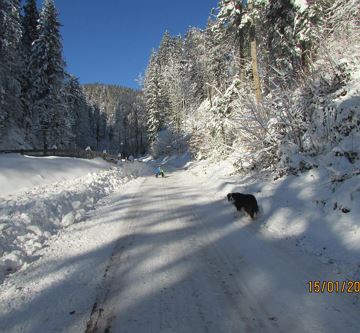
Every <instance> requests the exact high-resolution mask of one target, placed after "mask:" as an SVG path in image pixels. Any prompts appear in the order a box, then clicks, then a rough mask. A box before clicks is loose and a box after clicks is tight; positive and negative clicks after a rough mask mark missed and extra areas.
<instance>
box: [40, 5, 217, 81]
mask: <svg viewBox="0 0 360 333" xmlns="http://www.w3.org/2000/svg"><path fill="white" fill-rule="evenodd" d="M217 2H218V1H217V0H153V1H150V0H137V1H134V0H102V1H95V0H55V5H56V7H57V9H58V11H59V13H60V21H61V24H62V25H63V27H62V29H61V33H62V37H63V47H64V57H65V60H66V62H67V68H68V71H69V72H70V73H72V74H74V75H75V76H77V77H79V78H80V82H81V83H93V82H101V83H110V84H118V85H122V86H127V87H132V88H138V85H137V83H136V82H135V79H136V78H137V76H138V74H139V73H143V72H144V70H145V68H146V66H147V62H148V59H149V57H150V54H151V50H152V49H153V48H157V47H158V46H159V43H160V40H161V38H162V35H163V33H164V31H165V30H168V31H169V32H170V34H171V35H178V34H182V35H183V34H184V33H185V32H186V30H187V28H188V27H189V26H196V27H201V28H203V27H204V26H205V25H206V22H207V19H208V17H209V15H210V11H211V8H213V7H216V5H217ZM41 4H42V1H41V0H38V6H39V8H41Z"/></svg>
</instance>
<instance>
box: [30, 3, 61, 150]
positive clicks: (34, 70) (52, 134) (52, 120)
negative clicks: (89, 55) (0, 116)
mask: <svg viewBox="0 0 360 333" xmlns="http://www.w3.org/2000/svg"><path fill="white" fill-rule="evenodd" d="M58 16H59V15H58V12H57V10H56V8H55V5H54V2H53V0H45V2H44V7H43V9H42V11H41V13H40V18H39V26H38V30H39V31H38V33H39V38H38V39H37V40H36V41H35V42H34V43H33V47H32V50H31V57H30V64H29V67H30V71H31V76H32V78H33V84H32V87H31V91H30V98H31V100H32V101H33V105H32V114H33V125H34V130H35V135H36V136H37V137H41V139H42V142H43V147H44V149H46V148H47V146H48V145H49V144H51V145H53V144H56V145H57V146H61V144H63V142H62V135H63V134H64V130H65V129H67V128H68V125H67V124H66V122H65V114H66V106H65V103H64V94H63V84H64V78H65V70H64V68H65V62H64V60H63V56H62V43H61V35H60V30H59V28H60V22H59V18H58Z"/></svg>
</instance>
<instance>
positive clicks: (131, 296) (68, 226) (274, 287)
mask: <svg viewBox="0 0 360 333" xmlns="http://www.w3.org/2000/svg"><path fill="white" fill-rule="evenodd" d="M99 163H100V162H99ZM101 163H102V162H101ZM346 163H347V162H346V161H345V160H344V159H343V157H341V156H339V157H338V158H336V159H333V160H332V162H331V163H330V164H329V161H326V162H324V163H320V162H319V163H318V168H314V169H312V170H309V171H308V172H306V173H303V174H300V175H298V176H287V177H283V178H280V179H276V180H274V179H273V177H272V176H271V175H269V174H265V173H264V174H253V175H247V176H239V175H236V174H232V172H233V167H232V165H231V163H229V162H228V161H224V162H221V163H215V164H209V162H207V161H201V162H189V161H188V157H187V156H185V155H184V156H181V157H179V158H166V159H163V160H159V161H156V164H163V165H164V169H165V173H166V178H158V179H156V178H155V177H153V176H152V177H138V178H137V179H135V180H133V181H131V182H127V183H126V185H125V186H122V185H123V184H124V182H125V180H124V177H125V176H127V177H128V180H129V179H130V177H129V175H131V174H134V173H137V174H138V175H146V174H148V172H149V169H150V166H148V165H147V163H127V164H126V166H123V167H120V168H115V169H114V168H110V169H108V166H106V165H104V167H105V170H98V171H97V172H95V173H92V174H90V175H88V176H86V175H84V176H83V177H81V178H79V179H69V180H67V181H66V182H64V183H63V185H64V186H62V185H60V184H59V183H55V184H53V185H51V186H49V185H45V186H44V187H38V188H36V190H33V191H31V190H30V189H28V190H26V191H27V192H22V193H21V194H16V196H14V197H11V198H10V197H6V198H4V199H3V201H2V206H1V215H2V218H8V220H5V221H6V222H3V220H1V222H0V223H1V224H0V225H1V226H3V225H4V226H6V228H7V229H6V228H5V231H6V230H10V231H11V232H8V234H6V233H3V232H2V234H1V235H2V236H1V237H3V235H14V236H15V233H16V232H17V231H15V230H18V234H16V237H14V238H13V239H12V238H11V237H9V238H6V237H5V238H1V241H2V242H3V241H4V239H5V241H6V244H7V245H6V249H7V251H8V253H10V254H17V252H16V251H17V250H16V249H15V248H14V249H12V248H11V246H15V247H16V246H18V245H17V244H18V242H19V243H20V244H27V243H26V242H25V241H23V240H22V238H21V236H24V235H25V236H26V235H31V237H38V239H36V242H37V243H38V247H37V248H36V247H35V246H34V245H33V244H34V241H33V243H31V242H30V245H29V248H30V249H31V251H32V252H31V254H30V255H29V257H30V258H31V260H29V261H28V260H27V257H26V256H24V255H20V254H22V253H25V252H24V251H25V250H18V251H19V252H20V254H19V256H18V259H17V260H18V261H17V262H18V265H20V264H19V258H20V259H21V260H23V261H24V262H26V263H27V264H26V265H24V264H23V265H22V266H21V265H20V266H18V267H17V269H19V268H20V267H21V269H19V270H18V271H16V272H15V273H13V274H10V275H7V276H6V279H5V281H4V282H3V284H2V285H1V286H0V327H1V328H2V331H4V332H9V333H10V332H28V333H30V332H33V333H35V332H36V333H37V332H88V333H89V332H132V333H133V332H135V333H137V332H156V333H157V332H199V333H200V332H235V331H243V332H359V330H360V324H359V323H358V313H359V310H360V301H359V296H360V293H359V292H356V290H354V288H353V289H352V290H350V291H353V292H351V293H347V292H346V291H347V290H345V291H344V292H341V290H340V291H339V292H333V293H330V292H327V291H326V290H325V291H324V292H320V293H310V292H309V290H308V288H309V284H308V283H309V282H310V281H321V282H322V281H333V282H336V281H339V283H340V284H341V283H342V282H343V281H345V282H346V281H347V282H346V283H348V282H349V281H360V245H359V244H360V229H359V227H360V208H359V207H360V205H359V201H360V180H359V176H356V175H355V174H353V172H354V171H353V170H354V168H353V167H354V165H352V167H350V166H348V165H347V164H346ZM128 168H130V169H128ZM100 169H101V168H100ZM341 170H343V172H340V171H341ZM85 173H86V172H85V171H84V174H85ZM334 175H335V176H334ZM87 177H89V178H90V180H89V182H88V183H87V181H86V179H87ZM84 184H85V185H84ZM56 186H58V187H59V188H58V190H56ZM83 187H84V188H83ZM40 189H43V192H42V191H41V190H40ZM51 189H54V192H55V193H54V194H52V192H51ZM228 192H244V193H253V194H255V195H256V197H257V199H258V202H259V204H260V206H261V214H260V215H259V217H258V218H257V220H255V221H251V220H250V219H249V217H247V216H244V215H242V214H237V213H236V212H235V209H234V207H233V206H232V205H231V204H230V203H229V202H227V201H226V194H227V193H228ZM81 193H83V194H81ZM42 194H44V197H42ZM108 194H109V195H108ZM32 195H34V196H36V198H31V196H32ZM67 195H68V197H67ZM15 198H16V199H15ZM18 198H21V200H24V202H28V205H26V204H21V200H19V199H18ZM89 198H90V200H89ZM91 198H93V200H92V199H91ZM99 198H101V199H100V200H99V201H97V200H98V199H99ZM53 201H54V203H55V204H54V206H52V204H51V202H53ZM95 201H97V203H95ZM12 204H13V205H12ZM39 205H40V206H39ZM59 206H60V207H62V208H60V212H61V213H60V214H59V215H56V214H55V213H54V211H58V210H59V208H58V207H59ZM36 207H41V209H40V208H38V209H36ZM54 207H55V209H54ZM56 207H57V208H56ZM63 207H65V208H66V209H65V208H63ZM15 208H16V209H15ZM93 208H94V209H93ZM90 209H91V211H90ZM82 210H84V211H83V212H82V213H81V214H80V215H81V217H80V215H79V217H78V218H77V217H76V216H77V214H78V213H79V212H81V211H82ZM16 211H18V214H16V213H15V212H16ZM38 211H40V212H42V214H45V215H39V216H42V217H41V218H39V220H38V221H40V222H37V223H35V222H34V219H33V216H35V215H32V214H35V213H36V212H38ZM14 213H15V215H14ZM54 214H55V215H54ZM69 214H70V215H71V216H72V217H67V216H70V215H69ZM22 215H24V219H21V216H22ZM13 216H16V219H15V220H11V219H13ZM25 216H27V217H25ZM56 216H57V217H56ZM52 219H53V220H52ZM29 220H31V222H26V221H29ZM11 221H14V222H15V223H11ZM48 221H57V222H52V223H50V225H51V226H52V227H51V228H49V229H50V230H56V232H53V231H50V232H49V233H50V234H51V235H52V236H51V237H46V235H45V236H44V233H45V232H44V230H46V228H48V226H49V223H48ZM68 222H69V223H68ZM11 224H13V225H14V227H12V226H11ZM27 225H29V226H30V227H31V228H30V233H29V232H28V231H24V230H26V226H27ZM11 228H13V229H11ZM34 228H35V229H36V228H39V229H40V230H38V234H39V235H38V236H33V234H34V235H36V234H37V233H36V232H33V231H31V229H34ZM52 228H54V229H52ZM35 229H34V231H36V230H35ZM42 237H43V238H46V239H47V240H46V241H42V239H43V238H42ZM31 239H34V238H30V241H31ZM45 245H46V246H45ZM9 249H11V251H9ZM21 251H23V252H21ZM23 258H25V259H23ZM8 260H9V258H8ZM340 287H341V285H340Z"/></svg>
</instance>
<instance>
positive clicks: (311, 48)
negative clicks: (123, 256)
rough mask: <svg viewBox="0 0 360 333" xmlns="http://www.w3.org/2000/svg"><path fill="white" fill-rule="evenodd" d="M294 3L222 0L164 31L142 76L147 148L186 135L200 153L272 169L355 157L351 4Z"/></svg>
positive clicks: (358, 51) (354, 15) (356, 63)
mask: <svg viewBox="0 0 360 333" xmlns="http://www.w3.org/2000/svg"><path fill="white" fill-rule="evenodd" d="M296 3H298V1H291V0H269V1H254V0H253V1H241V0H222V1H220V2H219V5H218V8H217V9H216V10H215V11H214V13H213V15H212V16H211V18H210V19H209V22H208V25H207V27H206V28H205V29H203V30H202V29H198V28H190V29H189V30H188V32H187V34H186V35H185V36H184V37H181V36H177V37H173V36H171V35H170V34H169V33H168V32H165V34H164V36H163V39H162V41H161V43H160V45H159V47H158V49H157V50H156V51H155V52H153V54H152V56H151V58H150V60H149V64H148V67H147V71H146V75H145V82H144V93H145V98H146V106H147V110H148V115H149V119H148V129H149V138H150V140H151V148H152V152H153V153H154V154H161V152H162V151H164V149H165V147H168V142H179V141H180V142H181V141H183V140H184V139H187V140H189V143H190V146H191V149H192V151H193V152H194V154H195V155H196V156H197V157H198V158H199V159H201V158H209V157H215V158H221V159H224V158H227V157H230V158H231V159H232V160H233V163H234V165H236V166H237V168H238V169H242V170H246V169H255V168H257V169H263V168H269V167H270V168H276V169H277V170H278V172H279V173H280V174H281V173H284V172H289V171H290V172H297V170H303V169H307V168H311V167H314V166H315V165H314V162H313V161H310V160H309V159H308V157H309V156H316V155H319V154H320V155H321V154H324V155H326V154H332V155H333V156H335V154H338V155H341V156H347V157H348V160H349V161H350V163H353V162H354V161H355V160H356V159H358V157H359V145H358V144H354V142H359V107H360V97H359V95H360V92H359V88H360V84H359V68H360V59H359V56H360V45H359V40H360V38H359V37H360V36H359V31H360V30H359V21H358V19H359V15H360V11H359V9H360V2H359V1H358V0H319V1H307V3H306V2H305V1H302V2H301V4H302V6H301V8H300V7H299V6H297V5H296ZM164 138H166V139H164Z"/></svg>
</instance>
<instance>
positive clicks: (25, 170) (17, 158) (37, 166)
mask: <svg viewBox="0 0 360 333" xmlns="http://www.w3.org/2000/svg"><path fill="white" fill-rule="evenodd" d="M110 168H111V164H109V163H108V162H106V161H104V160H103V159H101V158H96V159H93V160H86V159H80V158H79V159H74V158H70V157H56V156H49V157H34V156H26V155H25V156H22V155H19V154H6V155H0V171H1V172H0V198H1V197H6V196H8V195H10V194H16V193H20V192H24V191H25V190H26V189H29V188H33V187H35V186H38V185H45V184H52V183H54V182H58V181H65V180H69V179H72V178H77V177H81V176H83V175H85V174H87V173H89V172H96V171H100V170H109V169H110Z"/></svg>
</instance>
